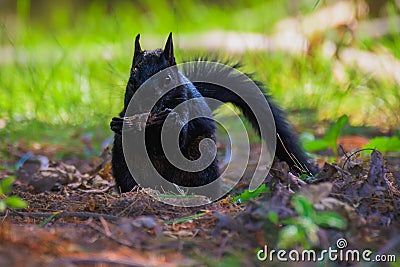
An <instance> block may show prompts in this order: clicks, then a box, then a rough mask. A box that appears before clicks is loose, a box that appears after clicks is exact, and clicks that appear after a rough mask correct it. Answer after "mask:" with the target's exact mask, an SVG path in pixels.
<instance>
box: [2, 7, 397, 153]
mask: <svg viewBox="0 0 400 267" xmlns="http://www.w3.org/2000/svg"><path fill="white" fill-rule="evenodd" d="M399 2H400V1H397V0H392V1H361V0H357V1H356V0H354V1H318V0H300V1H295V0H285V1H283V0H269V1H259V0H246V1H233V0H220V1H210V0H203V1H191V0H187V1H167V0H161V1H111V0H108V1H106V0H102V1H89V0H85V1H78V0H73V1H71V0H68V1H64V0H60V1H51V0H31V1H30V0H15V1H14V0H0V138H1V143H2V144H1V145H2V150H4V151H6V149H5V147H6V144H15V143H17V142H21V140H23V142H25V143H24V144H30V143H32V142H33V143H34V142H37V143H54V144H59V145H62V146H63V147H64V149H65V150H73V149H72V147H78V148H79V147H85V146H88V145H87V144H85V142H84V141H82V140H86V139H85V138H86V137H89V138H90V140H91V141H90V142H91V145H90V146H93V147H91V150H92V153H99V151H100V150H101V147H102V144H103V143H104V140H107V138H110V137H111V136H112V133H111V131H110V130H109V121H110V119H111V118H112V117H113V116H116V115H117V114H118V113H119V111H120V110H121V108H122V101H123V95H124V90H125V85H126V82H127V79H128V76H129V69H130V64H131V60H132V55H133V39H134V37H135V36H136V34H137V33H141V43H142V47H143V48H145V49H154V48H157V47H161V46H163V45H164V43H165V40H166V37H167V35H168V33H169V32H171V31H172V32H173V34H174V44H175V47H176V56H177V60H178V61H181V60H182V59H184V58H185V57H186V56H189V57H190V56H192V57H193V55H196V54H208V53H213V54H215V53H219V54H221V58H226V57H228V58H231V59H232V61H235V62H236V61H241V62H243V64H244V66H245V67H244V69H245V70H246V71H248V72H252V73H255V77H256V78H258V79H260V80H261V81H263V82H265V83H266V84H267V85H268V86H269V87H270V89H271V93H272V94H273V95H274V97H275V99H276V101H277V102H278V103H279V104H280V105H282V106H283V107H284V108H285V109H287V110H288V112H289V113H290V120H291V121H292V122H293V123H294V124H295V126H296V127H297V128H298V129H299V131H300V132H310V133H312V134H313V135H323V134H324V132H325V131H326V129H327V128H328V126H329V125H330V123H331V122H335V121H336V120H337V119H338V118H339V117H340V116H341V115H344V114H347V115H348V116H349V121H350V124H351V125H353V126H364V127H365V126H373V127H375V128H374V129H376V130H374V131H377V132H380V133H382V134H388V135H394V134H396V131H397V130H398V129H399V128H400V126H399V125H400V108H399V107H400V90H399V89H400V86H399V84H400V78H399V77H398V75H397V76H396V73H400V67H399V61H400V49H399V47H400V37H399V32H400V22H399V6H400V3H399ZM343 3H345V5H347V7H353V8H354V9H351V8H348V9H349V10H350V11H349V10H348V9H346V8H343V12H337V11H335V10H336V9H333V8H336V7H337V6H340V5H341V4H343ZM345 5H344V6H345ZM324 10H327V11H326V13H323V12H325V11H324ZM337 10H341V9H337ZM346 12H349V13H350V15H349V16H347V15H346V14H347V13H346ZM338 13H339V14H338ZM318 14H325V15H318ZM341 16H343V17H344V18H341ZM346 16H347V17H346ZM337 17H339V22H338V23H336V24H335V23H334V21H335V20H336V19H337ZM348 17H350V18H348ZM340 19H342V20H343V21H340ZM324 23H325V24H327V25H328V26H326V27H325V28H324V27H323V25H324ZM368 23H370V24H368ZM371 23H372V24H371ZM379 23H381V24H379ZM382 23H383V24H382ZM378 24H379V25H381V26H379V25H378ZM299 25H300V26H299ZM371 25H372V26H371ZM376 25H378V26H379V27H377V28H373V26H376ZM382 25H383V26H382ZM319 26H321V29H314V28H318V27H319ZM299 27H300V28H299ZM228 33H229V34H232V36H234V37H235V36H236V37H237V38H236V39H235V38H233V39H232V40H233V41H232V42H231V43H224V42H223V41H224V40H222V41H221V40H219V39H224V38H225V37H224V36H228V35H227V34H228ZM291 34H292V35H291ZM296 34H298V35H300V36H302V38H304V40H305V44H306V47H305V48H304V49H303V50H298V49H297V50H295V51H292V50H290V49H287V48H285V47H286V46H289V48H290V47H291V45H292V40H293V43H295V41H296V40H295V39H291V38H292V37H291V36H295V37H296V36H297V35H296ZM213 36H216V37H218V36H219V37H220V38H219V39H218V38H213ZM285 36H286V37H285ZM260 38H261V41H259V39H260ZM262 38H265V39H262ZM285 38H286V39H285ZM293 38H294V37H293ZM296 38H297V37H296ZM218 40H219V43H218V42H217V41H218ZM229 40H230V39H229ZM235 40H236V41H235ZM257 40H258V41H257ZM268 40H275V44H277V45H276V46H275V47H274V46H271V45H269V46H268V42H269V41H268ZM241 42H245V43H246V42H247V43H246V45H245V46H244V45H241ZM215 43H217V44H216V45H215ZM232 44H233V45H235V44H237V46H239V49H235V46H233V49H232ZM253 44H254V46H253ZM257 45H259V46H258V48H257ZM240 46H241V48H242V49H240ZM363 53H366V54H363ZM361 59H365V60H366V61H365V62H360V61H361ZM381 61H382V62H381ZM381 66H387V69H385V68H382V67H381ZM368 68H370V69H369V70H368ZM76 140H81V141H79V142H77V141H76ZM4 153H5V152H4Z"/></svg>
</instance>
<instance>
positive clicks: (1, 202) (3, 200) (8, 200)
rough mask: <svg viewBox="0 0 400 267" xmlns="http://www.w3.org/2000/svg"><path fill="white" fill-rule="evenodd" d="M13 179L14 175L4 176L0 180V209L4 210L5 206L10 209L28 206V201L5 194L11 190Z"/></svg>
mask: <svg viewBox="0 0 400 267" xmlns="http://www.w3.org/2000/svg"><path fill="white" fill-rule="evenodd" d="M14 181H15V177H14V176H10V177H7V178H4V179H2V180H1V181H0V211H4V210H6V208H7V207H8V208H11V209H22V208H25V207H27V206H28V203H26V202H25V201H24V200H22V199H21V198H20V197H19V196H7V194H9V193H11V191H12V185H13V183H14Z"/></svg>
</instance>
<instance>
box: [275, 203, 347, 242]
mask: <svg viewBox="0 0 400 267" xmlns="http://www.w3.org/2000/svg"><path fill="white" fill-rule="evenodd" d="M291 204H292V206H293V208H294V210H295V211H296V213H297V216H294V217H291V218H288V219H285V220H282V221H281V223H283V224H285V226H284V227H283V229H282V230H280V232H279V237H278V246H279V247H280V248H289V247H293V246H294V245H296V244H299V245H301V246H302V247H303V248H306V249H307V248H310V247H312V246H315V245H317V244H318V241H319V238H318V235H317V233H318V231H319V229H320V228H321V227H323V228H335V229H344V228H346V221H345V220H344V219H343V218H342V217H341V216H340V215H338V214H337V213H335V212H332V211H317V210H316V209H315V208H314V206H313V204H312V203H311V202H310V201H309V200H308V199H307V198H305V197H303V196H300V195H295V196H293V198H292V201H291ZM269 218H270V220H271V221H272V222H274V221H275V222H276V216H269Z"/></svg>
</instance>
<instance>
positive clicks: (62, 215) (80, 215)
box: [0, 210, 122, 221]
mask: <svg viewBox="0 0 400 267" xmlns="http://www.w3.org/2000/svg"><path fill="white" fill-rule="evenodd" d="M9 213H11V214H13V215H19V216H22V217H32V218H43V217H49V216H51V215H53V212H25V211H13V210H12V211H10V212H9ZM7 214H8V213H7V212H0V216H7ZM56 217H57V218H69V217H77V218H80V219H87V218H100V217H102V218H103V219H105V220H109V221H117V220H119V219H121V218H122V217H118V216H114V215H107V214H101V213H92V212H68V211H63V212H61V213H60V214H58V215H57V216H56Z"/></svg>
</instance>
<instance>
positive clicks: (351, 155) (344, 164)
mask: <svg viewBox="0 0 400 267" xmlns="http://www.w3.org/2000/svg"><path fill="white" fill-rule="evenodd" d="M367 150H372V151H375V148H363V149H359V150H356V151H354V152H353V153H351V154H350V155H349V156H347V154H346V160H345V162H344V163H343V166H342V169H343V170H344V167H345V166H346V164H347V162H348V161H349V160H350V159H351V158H352V157H353V156H354V155H355V154H357V153H360V152H362V151H367Z"/></svg>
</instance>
